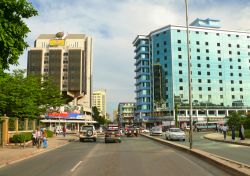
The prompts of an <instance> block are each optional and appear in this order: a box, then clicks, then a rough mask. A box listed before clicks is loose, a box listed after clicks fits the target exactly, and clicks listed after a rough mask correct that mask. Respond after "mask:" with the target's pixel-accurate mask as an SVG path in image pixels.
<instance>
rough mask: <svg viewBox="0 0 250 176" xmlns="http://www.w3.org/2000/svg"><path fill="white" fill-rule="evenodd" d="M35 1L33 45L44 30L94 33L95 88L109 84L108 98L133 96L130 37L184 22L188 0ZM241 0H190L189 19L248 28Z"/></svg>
mask: <svg viewBox="0 0 250 176" xmlns="http://www.w3.org/2000/svg"><path fill="white" fill-rule="evenodd" d="M34 2H35V3H34V5H35V6H36V7H38V10H39V16H37V17H33V18H31V19H28V20H27V23H28V26H29V27H30V29H31V33H29V36H28V38H27V41H28V42H29V44H30V46H33V43H34V40H35V39H36V37H37V36H38V35H39V34H41V33H56V32H58V31H64V32H68V33H85V34H87V35H91V36H92V37H93V42H94V48H93V50H94V72H93V73H94V78H93V80H94V83H93V84H94V89H98V88H105V89H107V92H108V94H109V95H108V100H107V101H108V102H117V103H118V102H121V101H135V100H134V96H135V93H134V90H135V87H134V83H135V80H134V76H135V73H134V69H135V67H134V59H133V57H134V53H133V52H134V48H133V46H132V42H133V40H134V38H135V37H136V35H138V34H148V33H149V32H150V31H152V30H155V29H157V28H160V27H162V26H165V25H168V24H177V25H185V3H184V0H183V1H176V0H165V1H162V0H123V1H117V0H113V1H111V0H106V1H103V0H91V1H88V0H74V1H72V0H53V1H51V0H36V1H35V0H34ZM230 2H233V1H230ZM237 2H239V3H238V4H236V3H234V4H230V3H225V2H224V4H223V3H221V2H218V3H217V1H214V0H202V1H201V0H196V1H191V3H190V4H189V10H190V11H189V14H190V18H189V20H190V22H191V21H192V20H193V19H195V18H197V17H199V18H207V17H210V18H211V17H212V18H218V19H221V21H222V24H223V26H224V27H225V28H227V29H249V26H250V21H249V17H250V13H249V11H250V9H249V6H247V5H246V4H245V2H246V1H244V0H239V1H237ZM243 2H244V3H243ZM248 4H249V3H248ZM19 62H20V66H19V68H26V65H27V52H25V54H24V55H23V56H22V57H21V58H20V61H19ZM109 112H110V113H111V112H112V111H111V110H109Z"/></svg>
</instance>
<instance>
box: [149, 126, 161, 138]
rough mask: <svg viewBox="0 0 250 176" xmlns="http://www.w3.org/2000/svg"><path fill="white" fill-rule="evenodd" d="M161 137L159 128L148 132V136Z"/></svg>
mask: <svg viewBox="0 0 250 176" xmlns="http://www.w3.org/2000/svg"><path fill="white" fill-rule="evenodd" d="M156 135H158V136H161V135H162V128H161V127H153V128H152V129H151V130H150V136H156Z"/></svg>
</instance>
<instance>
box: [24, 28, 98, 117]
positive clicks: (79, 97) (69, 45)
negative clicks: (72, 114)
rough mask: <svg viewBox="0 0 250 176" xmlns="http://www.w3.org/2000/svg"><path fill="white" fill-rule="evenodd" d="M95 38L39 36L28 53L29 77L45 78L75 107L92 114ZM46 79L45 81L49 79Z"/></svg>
mask: <svg viewBox="0 0 250 176" xmlns="http://www.w3.org/2000/svg"><path fill="white" fill-rule="evenodd" d="M92 57H93V52H92V38H91V37H89V36H86V35H84V34H64V33H63V32H58V33H57V34H40V35H39V36H38V38H37V39H36V41H35V44H34V47H33V48H30V49H29V51H28V65H27V74H28V75H38V76H40V75H45V76H48V77H49V78H50V79H52V81H53V82H54V83H55V84H56V85H57V86H59V88H60V90H61V91H62V93H63V94H64V95H67V96H70V97H71V98H73V101H72V102H73V104H74V105H80V106H82V107H83V111H84V113H85V114H88V115H91V112H92V109H91V107H92V104H91V103H92V101H91V98H92V97H91V94H92V90H91V89H92ZM46 78H47V77H45V79H46Z"/></svg>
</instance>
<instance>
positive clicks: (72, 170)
mask: <svg viewBox="0 0 250 176" xmlns="http://www.w3.org/2000/svg"><path fill="white" fill-rule="evenodd" d="M81 162H82V161H79V162H78V163H77V164H76V165H75V166H74V167H73V168H72V169H71V170H70V171H71V172H74V171H75V170H76V168H77V167H78V166H79V165H80V164H81Z"/></svg>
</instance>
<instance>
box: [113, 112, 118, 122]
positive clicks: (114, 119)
mask: <svg viewBox="0 0 250 176" xmlns="http://www.w3.org/2000/svg"><path fill="white" fill-rule="evenodd" d="M113 121H114V122H118V111H117V110H114V111H113Z"/></svg>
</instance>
